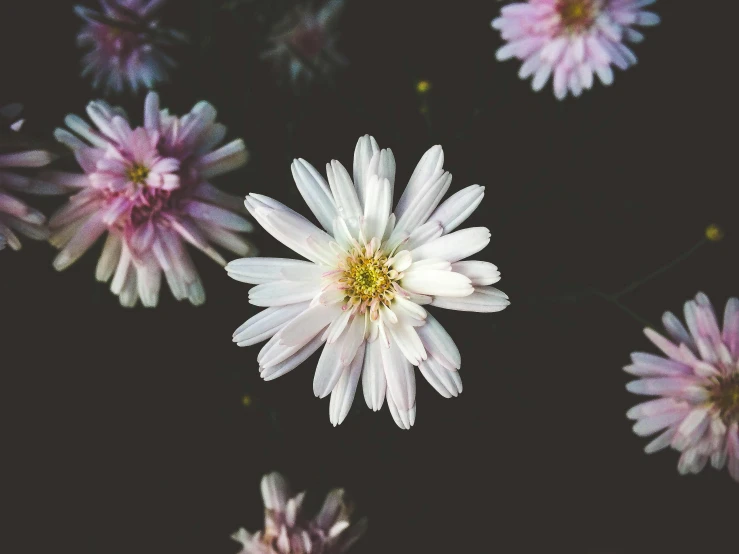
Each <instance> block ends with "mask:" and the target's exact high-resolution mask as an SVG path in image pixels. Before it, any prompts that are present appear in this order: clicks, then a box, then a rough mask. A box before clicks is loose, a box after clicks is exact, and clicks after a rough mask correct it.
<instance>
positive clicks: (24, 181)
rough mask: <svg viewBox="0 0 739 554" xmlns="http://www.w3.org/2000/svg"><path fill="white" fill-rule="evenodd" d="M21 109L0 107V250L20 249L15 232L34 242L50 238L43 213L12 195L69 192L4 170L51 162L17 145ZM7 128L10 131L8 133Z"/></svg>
mask: <svg viewBox="0 0 739 554" xmlns="http://www.w3.org/2000/svg"><path fill="white" fill-rule="evenodd" d="M21 109H22V106H21V105H20V104H11V105H8V106H5V107H3V108H0V117H2V119H3V120H5V121H3V124H2V129H3V130H2V139H1V140H0V250H2V249H3V248H5V246H6V245H7V246H10V248H12V249H13V250H18V249H20V247H21V242H20V240H19V239H18V236H17V235H16V233H20V234H22V235H25V236H27V237H28V238H31V239H35V240H45V239H46V238H48V235H49V233H48V230H47V228H46V218H45V217H44V214H42V213H41V212H39V211H38V210H35V209H33V208H31V207H30V206H28V205H27V204H26V203H25V202H23V201H21V200H20V199H19V198H17V197H16V196H15V194H16V193H18V192H21V193H29V194H44V195H46V194H62V193H64V192H67V191H68V189H66V188H65V187H62V186H58V185H55V184H52V183H45V182H43V181H40V180H38V179H36V178H33V177H29V176H27V175H21V174H19V173H17V172H11V171H7V169H23V168H37V167H42V166H45V165H47V164H48V163H50V162H51V161H52V160H53V155H52V154H51V152H47V151H46V150H42V149H31V148H29V147H28V146H24V145H22V144H19V142H18V140H17V137H16V136H15V134H16V133H17V132H18V131H20V129H21V126H22V125H23V120H21V119H18V116H19V115H20V112H21ZM6 127H7V129H9V132H8V133H7V134H6V133H5V129H6ZM6 135H7V136H6Z"/></svg>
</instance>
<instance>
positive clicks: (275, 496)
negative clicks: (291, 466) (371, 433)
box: [232, 473, 367, 554]
mask: <svg viewBox="0 0 739 554" xmlns="http://www.w3.org/2000/svg"><path fill="white" fill-rule="evenodd" d="M262 498H263V499H264V513H265V521H264V530H263V531H257V532H256V533H254V534H251V533H249V532H248V531H246V530H245V529H239V531H237V532H236V533H234V535H233V536H232V538H233V539H234V540H235V541H237V542H240V543H241V544H242V545H243V547H244V548H243V550H241V553H240V554H341V553H342V552H346V551H347V550H349V548H351V546H352V545H353V544H354V543H355V542H356V541H357V540H358V539H359V538H360V537H361V536H362V534H363V533H364V531H365V530H366V528H367V524H366V520H361V521H359V522H358V523H356V524H355V525H351V520H350V518H351V512H352V509H351V507H350V506H349V505H347V503H346V502H345V501H344V491H343V490H341V489H335V490H333V491H331V492H330V493H329V494H328V496H327V497H326V501H325V502H324V504H323V507H322V508H321V511H320V512H319V513H318V515H317V516H316V517H314V518H313V519H311V520H309V519H306V518H305V517H304V516H303V514H302V504H303V499H304V498H305V493H304V492H303V493H300V494H298V495H297V496H294V497H293V496H292V493H291V492H290V486H289V485H288V484H287V481H285V478H284V477H282V476H281V475H280V474H279V473H270V474H269V475H265V476H264V477H263V478H262Z"/></svg>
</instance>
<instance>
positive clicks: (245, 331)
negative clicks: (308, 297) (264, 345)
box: [233, 302, 309, 346]
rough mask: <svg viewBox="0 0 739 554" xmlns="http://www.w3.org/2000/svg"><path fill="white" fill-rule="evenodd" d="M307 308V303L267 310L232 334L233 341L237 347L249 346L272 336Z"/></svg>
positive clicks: (250, 319) (247, 321) (248, 320)
mask: <svg viewBox="0 0 739 554" xmlns="http://www.w3.org/2000/svg"><path fill="white" fill-rule="evenodd" d="M308 307H309V303H308V302H303V303H301V304H292V305H289V306H281V307H274V308H267V309H266V310H262V311H261V312H259V313H258V314H257V315H255V316H253V317H251V318H249V319H247V320H246V321H245V322H244V324H243V325H241V326H240V327H239V328H238V329H236V331H234V334H233V341H234V342H236V343H238V345H239V346H251V345H252V344H257V343H259V342H262V341H263V340H267V339H269V338H270V337H272V336H274V334H275V333H277V331H279V330H280V329H282V327H284V326H285V325H286V324H287V323H288V322H289V321H292V320H293V319H294V318H296V317H297V316H298V315H300V314H301V313H303V312H304V311H305V310H307V309H308Z"/></svg>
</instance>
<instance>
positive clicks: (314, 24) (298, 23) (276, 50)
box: [262, 0, 347, 86]
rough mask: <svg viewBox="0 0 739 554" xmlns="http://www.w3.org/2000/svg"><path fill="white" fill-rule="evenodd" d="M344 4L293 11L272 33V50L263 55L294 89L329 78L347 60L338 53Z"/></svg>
mask: <svg viewBox="0 0 739 554" xmlns="http://www.w3.org/2000/svg"><path fill="white" fill-rule="evenodd" d="M343 8H344V0H328V1H327V2H325V3H324V5H323V6H322V7H321V8H320V9H318V10H316V9H315V8H314V7H313V6H312V5H311V4H310V3H304V4H301V5H299V6H297V7H295V8H293V9H292V10H291V11H290V12H289V13H288V14H287V15H286V16H285V17H284V18H283V19H282V21H280V22H279V23H277V24H276V25H275V26H274V28H273V29H272V36H271V37H270V39H269V40H270V42H271V43H272V46H271V48H270V49H269V50H267V51H266V52H264V53H263V54H262V58H263V59H266V60H270V61H271V62H272V63H273V65H274V67H275V69H276V70H277V71H278V72H279V73H281V74H284V75H288V76H289V78H290V83H291V84H292V85H293V86H296V85H299V84H300V83H301V82H304V81H310V80H311V79H314V78H316V77H321V76H328V75H330V74H331V73H332V72H333V70H334V68H335V67H336V66H340V65H346V64H347V60H346V58H344V57H343V56H342V55H341V54H339V53H338V52H337V51H336V48H335V43H336V39H337V37H336V35H335V34H334V28H335V26H336V23H337V20H338V17H339V15H340V13H341V10H342V9H343Z"/></svg>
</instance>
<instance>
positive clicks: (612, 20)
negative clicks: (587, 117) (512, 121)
mask: <svg viewBox="0 0 739 554" xmlns="http://www.w3.org/2000/svg"><path fill="white" fill-rule="evenodd" d="M655 1H656V0H529V1H528V2H525V3H515V4H509V5H507V6H504V7H503V8H502V10H501V15H500V17H499V18H497V19H495V20H494V21H493V28H494V29H498V30H500V33H501V36H502V37H503V39H504V40H505V41H506V42H507V43H508V44H506V45H505V46H503V47H502V48H500V49H499V50H498V52H497V57H498V59H499V60H507V59H510V58H514V57H515V58H518V59H520V60H523V62H524V63H523V65H522V66H521V70H520V71H519V76H520V77H521V78H522V79H527V78H529V77H531V76H533V81H532V87H533V89H534V90H535V91H539V90H541V89H542V88H543V87H544V85H545V84H546V83H547V81H548V80H549V78H550V77H552V76H553V80H554V94H555V96H556V97H557V98H559V99H560V100H561V99H563V98H565V97H566V96H567V93H568V91H569V92H571V93H572V94H573V95H574V96H580V94H581V93H582V91H583V90H584V89H590V88H591V87H592V86H593V75H597V76H598V78H599V79H600V80H601V82H602V83H603V84H604V85H610V84H611V83H612V82H613V70H612V69H611V66H612V65H615V66H616V67H618V68H619V69H627V68H628V67H629V66H631V65H634V64H635V63H636V56H635V55H634V53H633V52H632V51H631V49H630V48H629V47H628V46H626V44H625V42H635V43H636V42H641V41H642V40H643V39H644V35H642V34H641V33H640V32H639V31H637V30H636V29H635V28H634V27H635V26H638V25H641V26H649V25H656V24H658V23H659V17H658V16H657V15H656V14H654V13H652V12H648V11H644V10H643V8H645V7H646V6H649V5H651V4H654V2H655Z"/></svg>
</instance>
